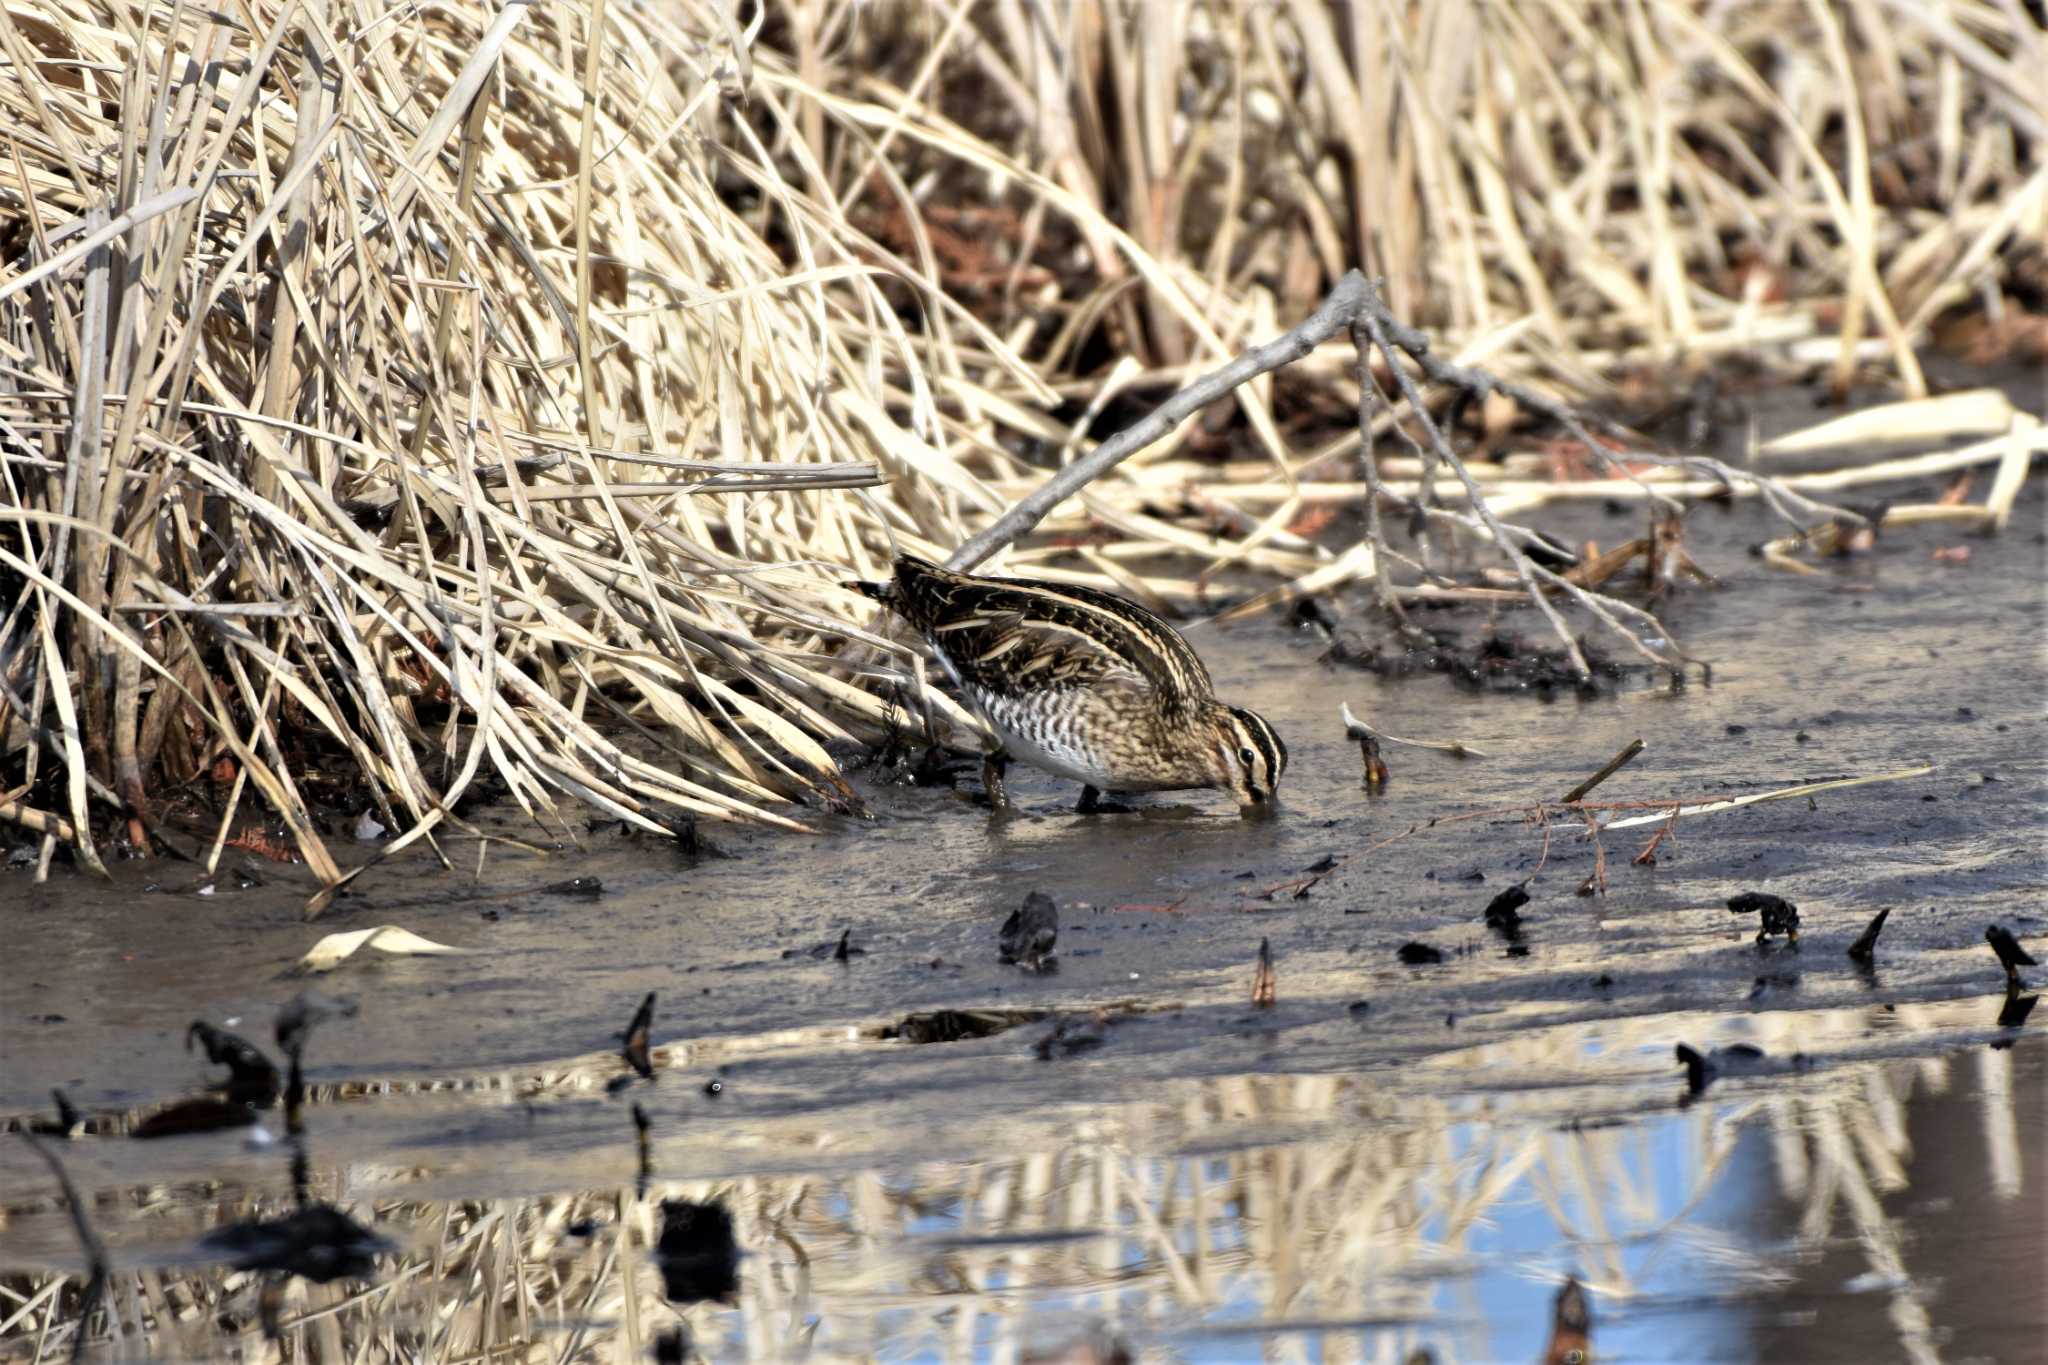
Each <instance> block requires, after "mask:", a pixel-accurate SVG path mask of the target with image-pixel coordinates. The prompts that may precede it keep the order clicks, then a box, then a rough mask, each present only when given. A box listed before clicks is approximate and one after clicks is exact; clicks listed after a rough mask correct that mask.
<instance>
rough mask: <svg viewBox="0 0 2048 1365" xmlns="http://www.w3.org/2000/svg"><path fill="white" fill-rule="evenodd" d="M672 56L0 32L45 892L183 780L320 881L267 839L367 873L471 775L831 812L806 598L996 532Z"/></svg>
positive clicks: (743, 79)
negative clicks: (61, 863)
mask: <svg viewBox="0 0 2048 1365" xmlns="http://www.w3.org/2000/svg"><path fill="white" fill-rule="evenodd" d="M721 12H722V7H721V6H718V5H715V4H710V3H704V4H687V5H669V4H664V5H659V6H657V5H651V4H649V5H633V4H628V5H615V6H612V7H610V8H609V9H607V7H606V6H604V5H603V4H599V5H598V6H597V7H596V8H595V9H594V10H593V11H591V12H588V13H585V12H582V11H575V10H561V9H542V8H538V7H528V6H526V5H523V4H522V5H513V6H510V7H507V8H505V9H503V10H502V11H496V10H493V9H492V8H491V7H487V6H484V5H478V4H458V5H455V6H443V7H435V8H433V9H431V10H427V11H415V10H402V11H401V10H391V11H380V10H377V9H373V8H372V7H371V6H368V5H342V6H332V7H330V6H329V5H327V4H324V3H315V2H313V0H305V2H302V0H274V2H272V0H260V2H259V3H256V4H252V5H246V6H236V7H234V8H233V11H232V13H217V12H214V11H208V10H204V9H200V8H195V7H191V6H182V5H181V6H176V7H173V8H171V9H169V10H165V9H163V8H161V7H150V6H144V5H134V4H129V3H123V2H122V0H113V2H112V3H106V2H105V0H69V2H68V3H62V2H60V3H54V4H49V5H32V6H29V7H27V8H26V9H24V8H22V7H13V8H10V9H8V10H7V11H5V12H4V13H0V44H4V47H5V59H6V65H5V68H4V70H0V110H4V114H0V118H4V122H5V124H6V126H7V127H8V128H9V129H10V130H11V131H10V132H9V134H8V135H7V138H6V139H5V140H6V143H7V158H6V164H4V165H0V240H4V258H5V260H6V262H7V265H6V269H5V273H4V274H0V307H4V308H5V310H6V311H5V314H4V318H0V455H4V462H0V574H5V575H7V579H6V582H7V585H8V586H9V587H11V588H12V589H13V590H12V591H10V592H8V593H7V594H6V599H5V602H4V604H0V605H4V616H0V642H4V643H0V661H4V669H0V682H4V685H5V689H6V690H5V691H4V692H0V715H4V716H5V717H6V719H7V722H8V727H9V729H8V741H7V744H6V757H5V760H4V761H5V770H4V774H0V817H5V818H7V819H10V820H12V821H13V822H15V823H16V824H21V825H26V826H27V827H28V828H29V829H31V830H33V831H35V832H37V833H40V834H41V835H42V836H44V845H43V861H44V866H45V867H47V863H48V859H49V855H50V852H51V849H52V847H53V846H54V844H55V843H56V842H57V841H60V840H61V841H65V842H68V843H70V844H71V845H72V847H73V848H74V849H75V851H76V854H77V856H78V858H79V859H80V861H82V862H83V863H85V864H86V865H88V866H97V865H98V862H99V858H98V855H97V852H96V845H95V837H94V831H95V829H96V828H98V829H102V830H104V829H105V828H106V819H105V816H106V814H107V812H108V811H110V810H111V811H117V812H122V813H124V814H125V815H126V816H127V817H128V818H129V819H130V821H131V822H132V823H133V824H134V825H135V826H136V828H134V829H133V830H132V834H133V837H134V838H136V839H137V840H138V841H140V840H141V838H142V837H143V830H142V829H141V828H140V826H142V825H144V824H147V823H148V821H149V820H150V817H151V816H152V814H153V813H154V812H155V811H157V810H158V809H159V808H160V803H161V800H162V798H163V797H164V795H165V794H166V793H167V792H173V791H175V790H176V789H177V788H178V787H179V786H180V785H181V784H185V783H188V782H192V781H194V780H196V779H201V778H205V777H207V776H209V775H216V774H217V776H218V779H219V780H220V781H222V782H223V783H225V784H226V786H225V787H224V788H223V792H224V793H225V796H224V799H225V805H226V808H227V811H228V814H227V817H226V819H224V820H221V821H220V822H219V825H218V831H217V834H216V836H215V839H214V847H213V850H212V856H213V857H218V856H219V852H220V847H221V843H222V841H223V840H224V839H225V838H226V836H227V835H228V832H229V828H230V825H231V823H232V822H233V821H234V819H235V812H236V809H237V807H238V805H239V804H240V798H241V797H242V795H243V794H244V793H245V791H247V790H248V789H250V788H252V787H253V789H254V793H255V794H257V795H259V796H260V797H261V798H262V800H263V801H264V803H265V804H267V805H268V806H269V807H270V808H271V809H272V810H274V811H275V812H277V813H278V814H279V815H280V816H281V817H282V819H283V820H284V822H285V825H286V826H287V827H288V830H289V834H290V836H291V839H292V841H293V842H295V843H296V846H297V848H298V850H299V851H300V853H301V854H302V855H303V856H304V858H305V859H306V861H307V862H308V863H309V864H311V866H312V868H313V869H314V870H315V871H316V872H317V873H318V874H319V875H320V876H321V877H322V878H323V879H324V880H328V881H332V880H334V879H335V878H337V877H338V876H339V875H340V871H339V868H338V867H337V866H336V864H335V862H334V860H333V858H332V856H331V855H330V854H329V852H328V851H327V849H326V848H325V847H324V845H323V841H322V838H321V837H320V832H319V830H318V829H317V828H316V825H315V820H314V816H313V814H312V813H311V810H310V809H309V806H311V805H316V804H321V803H326V804H330V805H332V804H343V805H345V804H346V803H347V802H349V801H351V800H353V801H355V802H356V803H357V806H356V808H357V809H362V807H363V805H364V804H368V803H374V805H375V807H376V808H377V814H378V816H379V818H380V822H381V823H383V824H384V825H386V826H387V827H389V828H393V829H407V830H409V831H410V835H409V836H408V838H410V837H414V836H418V835H421V834H424V833H426V832H427V831H429V830H431V829H432V828H433V827H434V826H435V825H436V824H437V823H438V822H439V821H441V820H443V819H445V818H447V817H448V816H449V814H450V813H451V812H452V809H453V807H454V806H455V803H456V802H458V801H459V800H460V799H461V798H462V797H463V796H464V795H465V794H466V793H469V792H472V791H474V790H475V787H476V784H477V783H478V781H479V777H480V774H489V775H490V776H491V777H492V778H494V779H495V783H497V784H502V786H501V787H500V790H509V793H510V795H511V796H512V797H513V798H514V799H516V800H518V801H519V802H520V803H521V804H522V805H524V806H526V807H527V809H528V810H530V811H534V812H536V813H541V812H544V811H545V810H546V809H547V808H548V807H550V805H551V804H552V803H553V801H554V800H555V799H556V798H558V797H559V796H561V795H563V794H567V795H570V796H573V797H575V798H577V799H578V800H580V801H582V802H584V803H586V804H588V805H589V806H591V807H594V808H595V809H597V810H599V811H602V812H606V813H609V814H611V815H613V816H616V817H619V818H621V819H624V820H627V821H629V822H633V823H637V824H641V825H643V826H646V827H648V828H660V827H661V825H660V822H661V818H662V815H663V813H668V814H671V815H673V814H676V813H681V812H693V813H701V814H704V815H709V816H714V817H735V816H739V817H750V818H755V819H761V820H770V821H777V822H780V823H784V824H790V823H793V822H791V821H790V820H788V818H787V817H785V816H783V815H780V814H778V813H776V811H775V809H774V808H775V807H777V806H779V805H781V804H783V803H784V802H786V801H787V800H789V799H790V798H792V797H802V796H807V795H814V796H817V797H820V798H822V799H824V800H827V801H831V800H836V799H840V798H841V796H842V795H843V793H844V788H843V786H842V785H841V784H840V782H839V779H838V778H837V775H836V772H835V769H834V765H833V763H832V761H831V760H830V759H829V758H828V757H827V756H826V753H825V750H824V747H823V744H822V741H824V740H828V739H830V738H833V737H837V736H842V735H844V734H845V730H844V728H843V727H844V724H845V723H848V722H858V721H860V720H861V719H863V718H865V719H867V720H868V721H870V722H873V723H876V724H879V723H880V722H881V720H882V718H883V716H884V714H885V711H886V706H885V704H884V703H882V702H880V701H877V700H876V699H874V698H872V697H871V696H869V695H868V694H867V693H864V692H862V691H861V690H859V689H858V688H857V687H855V686H853V685H852V684H850V683H849V682H848V681H847V680H846V679H845V678H844V677H842V676H838V675H836V674H835V673H834V672H833V671H832V669H833V664H832V662H831V660H830V659H829V658H826V657H825V654H826V652H827V651H825V650H824V649H823V644H824V642H826V641H827V640H830V641H832V642H833V643H834V645H835V646H836V644H837V640H838V637H841V636H844V635H845V634H847V633H848V628H847V627H846V626H845V625H844V623H843V622H841V621H839V620H836V619H834V618H835V611H839V610H844V608H843V607H840V606H839V605H838V604H837V603H836V602H835V600H834V598H833V597H832V596H831V595H830V594H823V593H821V584H823V583H824V582H827V581H829V580H831V579H834V578H837V577H838V576H840V571H841V566H845V565H849V564H851V565H855V566H858V567H861V568H864V569H865V568H872V567H874V561H873V560H872V559H871V558H870V556H869V552H868V550H867V548H866V547H868V546H871V545H879V544H882V543H883V542H885V540H886V539H888V538H889V537H896V538H900V539H902V540H904V541H905V542H907V543H909V544H913V545H923V546H924V547H925V548H926V549H927V550H928V551H929V550H931V549H934V548H936V547H938V546H940V545H941V544H945V543H950V542H951V541H952V540H954V539H957V537H958V534H959V525H960V519H961V517H962V514H963V511H965V510H967V509H972V510H975V511H988V510H991V509H993V508H994V507H995V506H996V503H995V500H994V498H993V496H992V495H991V494H989V493H988V492H986V491H985V488H984V486H983V485H982V483H981V481H980V480H979V479H978V478H977V477H976V476H975V474H974V472H973V470H972V467H971V465H970V464H968V463H966V462H962V461H959V460H958V459H956V458H953V457H951V456H949V455H946V454H942V453H941V452H940V451H939V450H938V449H937V448H936V447H935V445H934V444H933V439H932V438H933V437H934V436H935V435H936V431H935V428H936V425H937V418H936V413H937V411H938V410H939V408H940V407H941V405H944V406H945V407H947V408H949V409H953V410H955V411H957V410H959V409H961V408H963V407H971V406H972V405H973V404H974V403H975V402H977V401H979V396H978V391H977V390H976V389H975V388H974V381H972V380H969V379H967V378H964V377H963V376H964V375H965V373H966V371H965V367H963V366H962V365H961V364H959V363H957V362H955V361H949V360H947V359H945V358H944V357H943V356H942V355H940V354H938V353H937V352H936V351H934V350H933V349H932V348H933V347H934V345H935V344H937V343H943V342H944V340H945V338H946V336H947V330H946V328H945V327H943V326H940V325H936V317H937V315H943V314H944V312H945V311H946V309H947V307H948V305H947V303H946V302H945V300H943V299H942V298H938V297H936V296H931V297H928V298H927V300H926V301H927V303H928V304H929V307H930V310H931V312H932V313H933V314H934V315H935V317H934V325H932V326H929V327H927V328H925V329H924V330H923V332H922V334H921V335H919V336H917V337H915V338H913V337H912V336H911V335H910V334H909V332H908V331H907V330H906V328H905V325H904V323H903V321H902V320H901V318H900V317H899V300H898V299H897V298H896V297H894V296H892V295H885V293H884V291H883V290H882V288H881V287H880V284H879V283H878V281H877V278H876V276H877V273H878V272H877V269H876V267H874V266H873V265H871V264H867V263H864V262H862V261H859V260H857V259H856V258H855V257H854V256H853V255H852V254H851V253H850V251H849V250H848V240H850V239H847V238H844V237H842V234H840V233H838V232H837V231H836V230H835V228H834V226H833V224H832V222H831V221H830V220H831V217H832V215H831V214H830V213H829V212H828V211H826V210H824V209H821V208H820V207H819V204H818V202H817V199H816V197H815V196H814V194H813V193H812V192H811V190H810V189H809V187H807V186H805V185H804V184H802V183H801V181H800V179H797V180H792V179H790V178H786V177H785V171H788V170H790V169H791V167H792V165H793V163H792V161H791V159H790V158H789V157H788V156H787V155H783V154H778V153H777V152H775V151H773V150H771V148H770V147H769V145H768V141H767V140H772V139H775V138H777V134H775V133H774V132H773V131H765V130H764V125H767V124H772V123H773V121H774V119H773V111H774V108H775V105H776V104H777V102H778V100H779V96H778V94H777V93H776V91H775V89H774V86H773V84H772V83H770V82H764V81H760V80H758V79H756V78H755V76H754V73H753V72H752V71H751V69H750V58H749V45H750V43H751V41H752V39H753V36H754V35H753V34H751V33H741V32H736V31H733V30H731V29H730V28H728V27H727V26H726V25H725V24H724V23H723V22H722V21H721V19H720V17H719V16H720V14H721ZM593 31H595V32H597V33H598V34H599V35H600V38H599V41H597V42H596V43H594V44H593V43H590V42H588V37H589V34H590V33H591V32H593ZM749 99H751V101H752V103H751V104H747V103H746V101H748V100H749ZM781 140H782V141H784V142H785V143H786V142H787V141H788V138H787V136H786V135H785V136H783V137H782V138H781ZM969 330H971V328H970V329H969ZM983 355H984V357H985V358H986V357H994V358H995V359H996V360H997V361H998V362H999V363H998V366H997V381H998V387H999V388H1000V389H1002V390H1006V391H1008V392H1010V393H1012V394H1023V395H1026V396H1030V397H1036V396H1038V395H1039V392H1040V391H1039V388H1038V385H1037V383H1036V381H1035V380H1034V379H1032V377H1031V376H1030V374H1029V372H1028V371H1027V370H1026V369H1025V368H1024V367H1023V366H1021V365H1020V364H1017V363H1015V362H1014V361H1013V360H1011V359H1010V358H1009V357H1008V356H1007V355H1006V354H1004V352H1003V348H1002V347H1001V346H1000V344H998V343H995V342H994V341H993V339H988V340H987V344H986V345H985V346H984V349H983ZM884 467H885V468H886V469H887V470H888V472H889V473H890V474H893V475H895V476H897V478H896V482H895V484H894V487H893V491H892V492H890V493H888V494H878V495H875V496H870V497H867V498H857V497H851V496H848V495H847V494H846V493H844V492H843V491H839V490H845V489H849V488H852V489H858V488H862V487H866V486H870V485H875V484H877V483H879V482H880V481H881V468H884ZM835 591H836V590H835ZM852 600H854V599H852V598H851V597H849V598H848V599H847V601H849V602H850V601H852ZM344 775H348V776H351V777H354V778H359V779H366V780H364V781H360V782H356V783H350V782H347V781H342V780H339V779H341V778H342V777H343V776H344ZM309 787H316V788H318V789H319V790H318V791H317V792H309V790H308V788H309ZM316 797H317V798H319V800H318V801H316V800H315V798H316ZM46 803H47V804H46ZM96 817H98V818H96Z"/></svg>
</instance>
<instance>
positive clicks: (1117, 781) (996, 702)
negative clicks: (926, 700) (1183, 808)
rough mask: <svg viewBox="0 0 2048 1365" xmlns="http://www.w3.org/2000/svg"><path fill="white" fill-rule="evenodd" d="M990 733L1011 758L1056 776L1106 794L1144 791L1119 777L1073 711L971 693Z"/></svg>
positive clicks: (1126, 776)
mask: <svg viewBox="0 0 2048 1365" xmlns="http://www.w3.org/2000/svg"><path fill="white" fill-rule="evenodd" d="M966 691H967V692H968V694H969V695H970V696H971V697H972V698H973V700H974V703H975V705H976V707H977V708H978V709H979V710H980V712H981V714H982V717H983V719H985V720H987V721H988V723H989V728H990V729H992V730H994V731H995V732H996V735H997V737H998V738H1000V739H1001V740H1002V741H1003V748H1004V749H1005V750H1007V751H1008V753H1009V755H1010V757H1011V758H1014V759H1016V760H1017V761H1018V762H1020V763H1029V764H1030V765H1031V766H1032V767H1034V768H1043V769H1044V770H1045V771H1047V772H1049V773H1052V774H1053V775H1054V776H1056V777H1064V778H1066V779H1067V780H1068V781H1070V782H1079V783H1082V784H1083V785H1085V786H1090V787H1095V788H1098V789H1099V790H1102V791H1138V790H1143V789H1144V788H1145V786H1146V784H1144V783H1134V782H1133V781H1132V779H1131V776H1130V774H1128V773H1121V774H1120V773H1118V772H1117V771H1116V770H1115V769H1114V768H1113V767H1112V766H1111V762H1110V756H1109V754H1107V753H1106V752H1104V750H1103V748H1102V746H1100V745H1097V744H1091V743H1089V742H1088V739H1087V737H1086V734H1085V733H1084V729H1083V726H1082V724H1081V723H1080V722H1081V719H1082V718H1081V717H1080V716H1078V715H1076V714H1075V713H1074V712H1073V711H1072V710H1071V709H1067V708H1061V707H1059V706H1057V705H1055V704H1052V699H1051V698H1046V699H1044V700H1043V702H1041V701H1038V700H1036V699H1034V700H1022V699H1019V698H1016V697H999V696H995V695H992V694H991V693H988V692H985V691H983V690H982V689H980V688H978V687H970V688H967V689H966Z"/></svg>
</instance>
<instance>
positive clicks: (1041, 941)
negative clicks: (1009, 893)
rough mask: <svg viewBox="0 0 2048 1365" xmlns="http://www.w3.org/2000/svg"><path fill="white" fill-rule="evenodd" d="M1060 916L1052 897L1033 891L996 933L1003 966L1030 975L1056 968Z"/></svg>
mask: <svg viewBox="0 0 2048 1365" xmlns="http://www.w3.org/2000/svg"><path fill="white" fill-rule="evenodd" d="M1059 936H1060V912H1059V907H1058V906H1057V905H1055V904H1054V903H1053V899H1052V897H1051V896H1048V895H1046V894H1045V893H1044V892H1042V891H1033V892H1032V893H1031V894H1030V895H1028V896H1026V897H1025V898H1024V904H1023V905H1022V906H1020V907H1019V908H1017V909H1015V910H1012V911H1011V912H1010V917H1009V918H1008V919H1006V920H1004V921H1003V927H1002V928H1001V929H1000V930H998V931H997V935H996V947H997V950H998V952H999V953H1000V955H1001V957H1002V960H1003V961H1004V962H1009V963H1014V964H1016V965H1017V966H1018V967H1021V968H1022V969H1023V970H1025V971H1027V972H1049V971H1053V970H1055V969H1056V967H1057V963H1058V959H1056V958H1055V957H1054V956H1053V951H1052V950H1053V945H1054V944H1055V943H1057V942H1058V941H1059Z"/></svg>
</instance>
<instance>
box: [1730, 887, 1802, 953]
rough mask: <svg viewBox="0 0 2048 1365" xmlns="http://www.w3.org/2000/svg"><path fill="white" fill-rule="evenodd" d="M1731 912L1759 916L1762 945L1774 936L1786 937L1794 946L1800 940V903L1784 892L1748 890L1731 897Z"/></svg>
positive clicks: (1758, 941)
mask: <svg viewBox="0 0 2048 1365" xmlns="http://www.w3.org/2000/svg"><path fill="white" fill-rule="evenodd" d="M1728 913H1729V914H1731V915H1755V916H1756V917H1757V933H1756V941H1757V946H1758V947H1762V946H1763V945H1764V944H1765V943H1767V942H1769V941H1770V940H1771V939H1772V938H1783V939H1784V940H1785V942H1786V943H1787V944H1790V945H1793V946H1797V945H1798V943H1799V907H1798V906H1796V905H1794V904H1793V903H1792V902H1791V901H1788V900H1786V899H1785V898H1784V897H1783V896H1773V895H1772V894H1771V893H1770V892H1768V891H1744V892H1742V893H1741V894H1740V895H1735V896H1730V897H1729V898H1728Z"/></svg>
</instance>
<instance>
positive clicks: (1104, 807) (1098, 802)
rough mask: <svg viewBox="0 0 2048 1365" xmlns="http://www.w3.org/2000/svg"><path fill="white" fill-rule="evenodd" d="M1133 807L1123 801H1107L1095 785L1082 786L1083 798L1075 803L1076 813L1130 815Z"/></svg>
mask: <svg viewBox="0 0 2048 1365" xmlns="http://www.w3.org/2000/svg"><path fill="white" fill-rule="evenodd" d="M1130 813H1131V807H1129V806H1126V805H1124V804H1123V803H1122V802H1121V801H1105V800H1103V799H1102V793H1101V792H1099V791H1097V790H1096V789H1095V788H1093V787H1083V788H1081V799H1080V800H1079V801H1077V802H1075V803H1074V814H1076V815H1129V814H1130Z"/></svg>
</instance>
